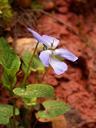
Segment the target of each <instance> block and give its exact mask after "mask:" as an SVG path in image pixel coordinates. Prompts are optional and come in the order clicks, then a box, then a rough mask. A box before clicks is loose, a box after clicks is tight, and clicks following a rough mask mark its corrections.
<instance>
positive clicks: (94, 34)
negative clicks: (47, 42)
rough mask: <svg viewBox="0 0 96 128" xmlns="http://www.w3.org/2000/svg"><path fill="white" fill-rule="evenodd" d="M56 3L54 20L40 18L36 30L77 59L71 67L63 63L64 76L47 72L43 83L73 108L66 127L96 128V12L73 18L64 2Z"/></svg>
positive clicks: (70, 64) (67, 115)
mask: <svg viewBox="0 0 96 128" xmlns="http://www.w3.org/2000/svg"><path fill="white" fill-rule="evenodd" d="M56 4H57V7H58V9H57V12H55V13H53V14H52V17H53V18H52V17H50V16H48V15H42V16H41V17H40V19H39V21H38V28H39V30H40V32H41V33H42V34H45V33H46V34H48V35H52V36H55V37H57V38H58V39H60V42H61V44H60V46H61V47H63V48H68V49H69V50H71V51H72V52H73V53H74V54H75V55H77V56H78V57H79V59H78V61H77V62H76V63H74V64H73V63H70V62H67V61H66V63H67V64H68V66H69V69H68V71H67V72H66V73H64V75H61V76H56V75H53V72H52V71H49V75H48V76H46V77H45V81H46V82H47V83H50V84H52V85H53V86H54V88H55V91H56V95H57V97H59V98H60V99H62V100H64V101H65V102H67V103H69V104H70V105H71V106H72V110H71V111H70V112H69V113H68V114H66V118H67V119H68V120H69V122H68V127H69V128H96V60H95V59H96V10H94V13H90V14H88V15H87V16H83V15H81V14H80V15H76V14H74V13H72V12H71V11H69V10H68V9H69V6H68V5H67V3H65V2H64V1H62V0H61V2H60V1H59V2H57V3H56ZM59 21H62V23H61V22H59ZM71 29H72V30H71ZM70 122H71V123H70Z"/></svg>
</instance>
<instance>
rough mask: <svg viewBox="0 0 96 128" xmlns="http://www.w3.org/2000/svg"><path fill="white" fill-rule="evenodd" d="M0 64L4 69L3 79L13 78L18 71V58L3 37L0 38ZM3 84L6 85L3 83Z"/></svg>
mask: <svg viewBox="0 0 96 128" xmlns="http://www.w3.org/2000/svg"><path fill="white" fill-rule="evenodd" d="M0 64H1V65H2V67H3V69H4V75H3V78H4V77H6V78H5V79H11V80H12V79H13V80H14V79H15V76H16V73H17V72H18V70H19V68H20V59H19V57H18V56H17V55H16V54H15V53H14V51H13V50H12V49H11V48H10V46H9V45H8V43H7V42H6V40H5V39H4V38H3V37H1V38H0ZM5 73H6V75H5ZM3 81H4V79H3ZM9 81H10V80H9ZM11 82H12V81H11ZM4 83H5V82H4ZM4 85H5V84H4ZM5 86H7V87H8V85H5ZM8 88H9V87H8Z"/></svg>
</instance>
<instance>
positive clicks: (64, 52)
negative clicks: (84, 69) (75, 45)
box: [54, 48, 78, 62]
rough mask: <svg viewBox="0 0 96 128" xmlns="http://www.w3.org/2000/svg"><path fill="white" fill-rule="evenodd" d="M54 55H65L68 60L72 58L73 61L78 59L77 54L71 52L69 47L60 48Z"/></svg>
mask: <svg viewBox="0 0 96 128" xmlns="http://www.w3.org/2000/svg"><path fill="white" fill-rule="evenodd" d="M54 55H58V56H60V57H63V58H65V59H67V60H70V61H72V62H74V61H76V60H77V59H78V57H77V56H75V55H74V54H73V53H72V52H70V51H69V50H67V49H63V48H59V49H56V50H55V51H54Z"/></svg>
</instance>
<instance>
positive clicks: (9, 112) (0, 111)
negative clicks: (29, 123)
mask: <svg viewBox="0 0 96 128" xmlns="http://www.w3.org/2000/svg"><path fill="white" fill-rule="evenodd" d="M15 115H19V110H18V109H17V108H16V110H15ZM12 116H13V106H11V105H4V104H0V124H3V125H6V124H8V123H9V119H10V118H11V117H12Z"/></svg>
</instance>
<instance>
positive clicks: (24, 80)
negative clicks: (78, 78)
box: [21, 43, 39, 87]
mask: <svg viewBox="0 0 96 128" xmlns="http://www.w3.org/2000/svg"><path fill="white" fill-rule="evenodd" d="M38 44H39V43H37V44H36V47H35V49H34V51H33V54H32V56H31V59H30V61H29V65H28V68H27V72H26V74H25V76H24V79H23V81H22V84H21V85H22V86H24V87H25V83H26V80H27V77H28V73H29V70H30V66H31V64H32V61H33V57H34V55H35V53H36V50H37V47H38Z"/></svg>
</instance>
